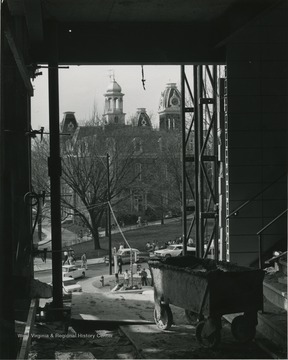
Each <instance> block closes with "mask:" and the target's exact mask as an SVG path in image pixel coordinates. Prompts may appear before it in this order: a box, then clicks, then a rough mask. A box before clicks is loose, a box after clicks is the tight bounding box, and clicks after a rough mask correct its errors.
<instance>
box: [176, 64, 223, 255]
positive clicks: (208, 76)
mask: <svg viewBox="0 0 288 360" xmlns="http://www.w3.org/2000/svg"><path fill="white" fill-rule="evenodd" d="M222 70H223V67H222V69H221V68H220V67H219V66H217V65H193V66H185V65H182V66H181V94H182V98H181V101H182V103H181V115H182V159H183V161H182V170H183V174H182V179H183V180H182V216H183V221H182V225H183V239H184V244H185V246H184V249H185V251H184V254H186V247H187V242H188V239H189V238H190V237H192V238H194V239H195V245H196V256H197V257H204V258H205V257H207V256H208V254H209V256H210V257H213V258H214V259H215V260H218V259H219V258H221V259H223V260H224V259H225V257H226V251H225V240H226V236H225V234H224V233H225V224H224V225H223V224H222V223H221V220H222V218H223V216H221V219H220V227H219V214H220V215H221V213H222V212H223V209H224V206H223V204H224V203H223V201H225V200H224V198H225V183H224V175H223V172H222V169H223V166H224V164H225V161H223V159H222V154H223V146H222V142H221V136H222V135H221V133H222V131H221V130H222V129H223V119H224V117H223V109H222V107H223V106H222V104H223V99H224V97H223V96H222V87H223V85H222V83H221V81H220V80H221V79H220V77H221V76H222V74H221V72H222ZM223 144H224V142H223ZM219 196H220V197H219ZM219 200H220V203H219ZM219 208H220V212H219ZM189 215H190V216H189ZM191 215H192V216H191ZM224 218H225V215H224ZM222 225H223V226H222ZM216 239H217V240H218V241H215V240H216Z"/></svg>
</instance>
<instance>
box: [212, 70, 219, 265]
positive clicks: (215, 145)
mask: <svg viewBox="0 0 288 360" xmlns="http://www.w3.org/2000/svg"><path fill="white" fill-rule="evenodd" d="M213 86H214V91H213V99H214V105H213V116H214V117H215V120H214V124H213V155H214V162H213V174H212V176H213V180H214V184H213V188H214V197H215V199H216V203H215V204H214V211H215V218H214V222H215V223H214V224H215V227H214V229H215V232H214V250H215V254H214V256H215V260H216V261H218V260H219V242H218V238H219V189H218V181H219V178H218V141H217V136H218V134H217V130H218V129H217V121H216V119H217V114H218V110H217V91H216V89H217V66H216V65H213Z"/></svg>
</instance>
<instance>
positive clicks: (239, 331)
mask: <svg viewBox="0 0 288 360" xmlns="http://www.w3.org/2000/svg"><path fill="white" fill-rule="evenodd" d="M231 332H232V335H233V336H234V338H235V339H236V340H238V341H239V342H242V343H245V342H249V341H252V340H253V339H254V337H255V334H256V326H255V324H253V322H252V321H250V319H249V318H248V317H247V316H245V315H239V316H236V317H235V318H234V319H233V321H232V324H231Z"/></svg>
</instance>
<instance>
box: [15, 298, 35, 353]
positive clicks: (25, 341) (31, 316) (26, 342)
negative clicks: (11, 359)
mask: <svg viewBox="0 0 288 360" xmlns="http://www.w3.org/2000/svg"><path fill="white" fill-rule="evenodd" d="M38 304H39V299H32V300H31V303H30V309H29V313H28V317H27V323H26V327H25V331H24V334H23V338H22V344H21V348H20V351H19V354H18V357H17V359H27V358H28V351H29V347H30V342H31V331H32V329H33V326H34V321H35V315H36V310H37V308H38Z"/></svg>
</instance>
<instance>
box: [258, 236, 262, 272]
mask: <svg viewBox="0 0 288 360" xmlns="http://www.w3.org/2000/svg"><path fill="white" fill-rule="evenodd" d="M258 254H259V269H262V267H263V262H262V235H261V234H258Z"/></svg>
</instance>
